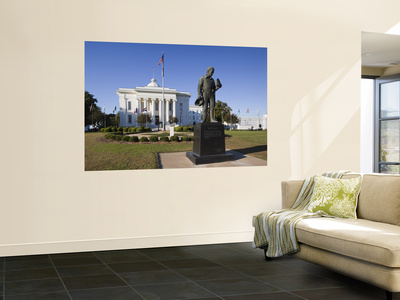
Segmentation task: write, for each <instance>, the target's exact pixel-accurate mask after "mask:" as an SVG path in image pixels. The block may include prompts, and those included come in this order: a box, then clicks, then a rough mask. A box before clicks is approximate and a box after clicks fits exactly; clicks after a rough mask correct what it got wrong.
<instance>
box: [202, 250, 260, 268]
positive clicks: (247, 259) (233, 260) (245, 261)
mask: <svg viewBox="0 0 400 300" xmlns="http://www.w3.org/2000/svg"><path fill="white" fill-rule="evenodd" d="M208 259H209V260H211V261H213V262H215V263H218V264H221V265H224V266H233V265H249V264H260V263H265V259H264V258H263V257H261V256H260V257H259V256H255V255H243V253H240V254H233V255H232V254H230V255H222V256H221V255H219V256H214V257H209V258H208Z"/></svg>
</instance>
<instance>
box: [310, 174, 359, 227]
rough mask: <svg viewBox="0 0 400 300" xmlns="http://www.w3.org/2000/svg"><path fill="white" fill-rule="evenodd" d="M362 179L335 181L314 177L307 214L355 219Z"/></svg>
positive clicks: (333, 179)
mask: <svg viewBox="0 0 400 300" xmlns="http://www.w3.org/2000/svg"><path fill="white" fill-rule="evenodd" d="M361 179H362V177H361V176H360V177H357V178H352V179H335V178H328V177H324V176H315V179H314V181H315V185H314V191H313V194H312V197H311V200H310V204H309V206H308V212H310V213H318V214H321V215H324V216H332V217H337V218H345V219H357V214H356V208H357V199H358V194H359V192H360V187H361Z"/></svg>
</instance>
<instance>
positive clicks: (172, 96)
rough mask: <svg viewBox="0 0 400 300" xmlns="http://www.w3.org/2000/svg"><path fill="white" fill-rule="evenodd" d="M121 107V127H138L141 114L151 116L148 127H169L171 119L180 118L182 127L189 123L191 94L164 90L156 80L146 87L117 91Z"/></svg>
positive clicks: (179, 121)
mask: <svg viewBox="0 0 400 300" xmlns="http://www.w3.org/2000/svg"><path fill="white" fill-rule="evenodd" d="M117 95H118V96H119V107H120V126H122V127H131V126H138V124H137V122H136V120H137V116H138V115H139V114H141V113H145V114H149V115H151V123H150V124H148V125H147V126H148V127H150V128H157V127H158V126H159V125H160V124H163V126H164V125H166V126H168V127H169V125H170V124H169V119H170V117H176V118H178V123H179V124H180V125H186V124H188V123H189V99H190V96H191V94H190V93H188V92H179V91H177V90H176V89H170V88H165V87H164V88H162V87H160V86H159V85H158V83H157V81H156V79H154V78H153V79H152V80H151V82H150V83H149V84H148V85H147V86H144V87H136V88H134V89H131V88H120V89H118V90H117Z"/></svg>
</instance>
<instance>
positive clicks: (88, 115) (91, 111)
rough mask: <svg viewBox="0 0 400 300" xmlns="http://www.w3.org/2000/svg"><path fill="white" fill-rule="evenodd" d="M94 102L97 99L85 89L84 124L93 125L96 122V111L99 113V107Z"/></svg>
mask: <svg viewBox="0 0 400 300" xmlns="http://www.w3.org/2000/svg"><path fill="white" fill-rule="evenodd" d="M96 103H97V99H96V98H95V97H94V96H93V95H92V94H91V93H89V92H88V91H85V126H89V125H93V126H95V124H96V123H98V113H100V114H101V109H100V107H98V106H97V105H96ZM95 115H96V119H95ZM103 119H104V115H103Z"/></svg>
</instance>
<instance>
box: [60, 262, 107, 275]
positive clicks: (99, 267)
mask: <svg viewBox="0 0 400 300" xmlns="http://www.w3.org/2000/svg"><path fill="white" fill-rule="evenodd" d="M57 271H58V273H59V274H60V276H61V278H67V277H80V276H91V275H106V274H114V272H113V271H112V270H111V269H110V268H109V267H108V266H107V265H105V264H96V265H82V266H71V267H58V268H57Z"/></svg>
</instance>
